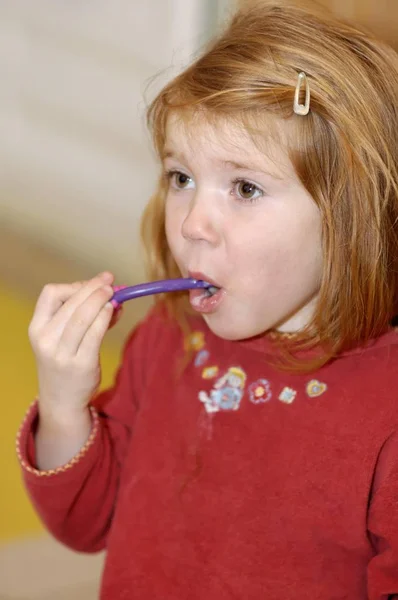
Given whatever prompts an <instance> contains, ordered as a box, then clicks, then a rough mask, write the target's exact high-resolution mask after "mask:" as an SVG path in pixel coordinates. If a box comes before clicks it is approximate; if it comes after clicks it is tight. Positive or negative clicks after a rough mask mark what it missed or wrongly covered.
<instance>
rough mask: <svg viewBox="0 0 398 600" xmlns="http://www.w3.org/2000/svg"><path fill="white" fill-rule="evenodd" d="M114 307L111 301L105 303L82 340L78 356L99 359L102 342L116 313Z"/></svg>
mask: <svg viewBox="0 0 398 600" xmlns="http://www.w3.org/2000/svg"><path fill="white" fill-rule="evenodd" d="M114 310H115V309H114V307H113V306H112V304H110V302H108V303H107V304H105V306H104V307H103V308H102V309H101V311H100V312H99V314H98V315H97V318H96V319H95V320H94V321H93V323H92V324H91V326H90V327H89V329H88V330H87V333H86V335H85V336H84V338H83V339H82V341H81V344H80V346H79V349H78V351H77V356H78V357H79V356H81V357H82V359H83V358H84V360H86V361H92V362H94V361H95V360H98V356H99V352H100V349H101V344H102V341H103V339H104V336H105V334H106V332H107V330H108V329H109V327H110V324H111V320H112V317H113V314H114Z"/></svg>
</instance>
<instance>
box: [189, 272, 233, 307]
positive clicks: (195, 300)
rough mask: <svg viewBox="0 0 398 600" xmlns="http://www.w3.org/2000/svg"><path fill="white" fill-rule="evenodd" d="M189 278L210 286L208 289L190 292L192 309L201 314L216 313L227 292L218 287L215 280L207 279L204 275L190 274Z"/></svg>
mask: <svg viewBox="0 0 398 600" xmlns="http://www.w3.org/2000/svg"><path fill="white" fill-rule="evenodd" d="M189 276H190V277H193V278H195V279H200V280H201V281H205V282H206V283H208V284H209V285H208V287H206V288H202V289H197V290H190V292H189V299H190V302H191V306H192V308H194V309H195V310H196V311H197V312H200V313H212V312H215V311H216V310H217V309H218V307H219V306H220V304H221V302H222V300H223V298H224V296H225V290H224V289H223V288H221V287H220V286H218V285H216V282H215V281H214V280H212V279H210V278H208V277H206V275H205V274H204V273H198V272H194V273H193V272H190V273H189Z"/></svg>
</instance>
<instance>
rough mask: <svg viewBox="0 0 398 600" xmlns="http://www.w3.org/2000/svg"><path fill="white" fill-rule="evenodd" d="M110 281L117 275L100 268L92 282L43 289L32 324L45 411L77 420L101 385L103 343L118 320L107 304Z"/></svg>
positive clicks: (41, 397) (41, 409)
mask: <svg viewBox="0 0 398 600" xmlns="http://www.w3.org/2000/svg"><path fill="white" fill-rule="evenodd" d="M112 283H113V275H112V274H111V273H102V274H101V275H98V276H97V277H95V278H94V279H91V280H90V281H84V282H76V283H72V284H50V285H46V286H45V287H44V288H43V290H42V292H41V294H40V296H39V299H38V301H37V304H36V308H35V312H34V315H33V318H32V321H31V323H30V325H29V339H30V342H31V345H32V348H33V351H34V353H35V357H36V363H37V370H38V380H39V401H40V411H41V414H48V415H49V416H51V418H52V419H53V418H56V419H57V420H58V419H60V420H62V421H64V420H68V421H70V422H73V420H74V417H75V416H77V415H78V414H81V413H82V411H84V410H85V409H86V407H87V404H88V402H89V401H90V399H91V397H92V396H93V394H94V393H95V391H96V389H97V388H98V385H99V383H100V380H101V369H100V361H99V352H100V346H101V343H102V340H103V338H104V335H105V333H106V331H107V329H108V328H109V326H111V325H112V324H113V323H114V322H116V320H117V318H114V319H112V316H113V311H114V309H113V307H112V305H111V304H110V303H108V301H109V300H110V298H111V297H112V295H113V289H112V287H111V284H112ZM115 317H116V315H115ZM112 321H113V323H112Z"/></svg>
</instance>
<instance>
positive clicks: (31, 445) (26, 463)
mask: <svg viewBox="0 0 398 600" xmlns="http://www.w3.org/2000/svg"><path fill="white" fill-rule="evenodd" d="M89 409H90V413H91V420H92V429H91V432H90V435H89V437H88V439H87V441H86V443H85V444H84V446H83V447H82V448H81V450H80V451H79V452H78V453H77V454H76V455H75V456H74V457H73V458H71V460H70V461H69V462H67V463H66V464H65V465H61V466H60V467H57V468H56V469H49V470H48V471H40V470H39V469H37V468H36V467H35V466H34V465H35V462H36V461H35V440H34V436H35V432H36V428H37V421H38V418H39V409H38V401H37V400H35V401H34V402H33V403H32V404H31V405H30V407H29V408H28V410H27V412H26V414H25V417H24V419H23V421H22V423H21V426H20V428H19V430H18V433H17V438H16V452H17V457H18V461H19V464H20V465H21V467H22V469H23V470H24V471H25V472H26V473H29V474H30V475H34V476H36V477H51V476H53V475H58V474H60V473H65V472H66V471H69V470H70V469H72V468H73V467H74V466H75V465H77V464H78V463H80V462H81V461H82V459H83V458H84V457H85V456H86V455H87V454H88V452H89V450H90V448H91V447H92V446H93V444H94V442H95V441H96V439H97V437H98V433H99V416H98V412H97V411H96V409H95V408H94V406H90V407H89Z"/></svg>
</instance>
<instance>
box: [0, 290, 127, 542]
mask: <svg viewBox="0 0 398 600" xmlns="http://www.w3.org/2000/svg"><path fill="white" fill-rule="evenodd" d="M33 309H34V303H33V302H29V301H28V300H26V299H25V298H24V297H21V296H19V295H18V294H16V293H15V292H13V291H12V290H11V289H8V288H6V287H5V286H3V285H1V284H0V365H1V366H0V381H1V418H0V473H1V486H0V488H1V493H0V542H1V541H4V540H6V539H11V538H15V537H19V536H22V535H27V534H31V533H35V532H38V531H40V530H41V525H40V523H39V521H38V519H37V517H36V516H35V514H34V512H33V510H32V508H31V506H30V504H29V501H28V499H27V497H26V494H25V491H24V489H23V486H22V484H21V478H20V470H19V466H18V463H17V460H16V457H15V434H16V432H17V430H18V427H19V424H20V422H21V420H22V418H23V415H24V413H25V411H26V409H27V407H28V406H29V404H30V403H31V401H32V400H33V399H34V396H35V394H36V375H35V365H34V357H33V354H32V351H31V349H30V345H29V340H28V336H27V329H28V324H29V322H30V319H31V315H32V312H33ZM118 359H119V349H118V348H117V347H116V346H115V345H110V344H109V343H108V344H107V343H104V348H103V352H102V367H103V381H102V386H106V385H109V384H110V383H111V381H112V378H113V374H114V371H115V369H116V366H117V363H118Z"/></svg>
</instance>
